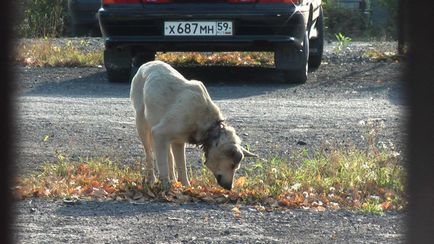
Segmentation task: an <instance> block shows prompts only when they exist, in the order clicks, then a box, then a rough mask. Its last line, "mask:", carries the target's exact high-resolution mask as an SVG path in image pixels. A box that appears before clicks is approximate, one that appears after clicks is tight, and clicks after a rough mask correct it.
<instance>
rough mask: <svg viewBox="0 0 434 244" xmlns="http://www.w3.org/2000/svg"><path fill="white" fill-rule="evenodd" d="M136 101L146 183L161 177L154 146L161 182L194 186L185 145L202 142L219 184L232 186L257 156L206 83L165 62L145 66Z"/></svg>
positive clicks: (135, 85)
mask: <svg viewBox="0 0 434 244" xmlns="http://www.w3.org/2000/svg"><path fill="white" fill-rule="evenodd" d="M130 97H131V101H132V103H133V106H134V109H135V111H136V126H137V131H138V133H139V136H140V139H141V141H142V143H143V146H144V148H145V153H146V159H145V161H146V165H145V167H146V176H145V177H146V181H148V182H150V183H153V182H154V181H155V180H156V178H155V174H154V164H153V156H152V150H151V148H152V149H153V152H154V153H155V156H156V162H157V169H158V171H159V176H160V180H161V182H162V183H163V184H165V185H166V186H167V184H168V183H169V182H170V181H176V180H177V177H176V173H175V169H174V166H175V165H176V169H177V175H178V177H179V178H178V180H179V181H180V182H181V183H182V184H183V185H185V186H189V185H190V183H189V180H188V176H187V170H186V160H185V143H191V144H195V145H199V146H201V148H202V149H203V151H204V153H205V158H206V162H205V165H206V166H207V167H208V168H209V169H210V170H211V171H212V172H213V173H214V175H215V177H216V179H217V182H218V184H219V185H220V186H222V187H223V188H225V189H228V190H230V189H232V182H233V178H234V174H235V171H236V170H237V169H238V168H239V165H240V161H241V160H242V159H243V158H244V157H256V155H254V154H252V153H250V152H249V151H247V150H246V149H244V148H243V147H242V146H240V142H241V141H240V138H239V137H238V136H237V135H236V134H235V130H234V129H233V128H232V127H230V126H228V125H226V124H225V123H224V119H223V115H222V114H221V113H220V110H219V108H218V107H217V106H216V105H215V104H214V102H213V101H212V100H211V98H210V96H209V94H208V92H207V90H206V88H205V86H204V85H203V84H202V82H200V81H195V80H187V79H185V78H184V76H182V75H181V74H180V73H179V72H178V71H176V70H175V69H174V68H172V67H171V66H170V65H168V64H166V63H164V62H161V61H152V62H148V63H146V64H143V65H142V66H141V67H140V68H139V70H138V71H137V73H136V75H135V76H134V78H133V80H132V84H131V91H130Z"/></svg>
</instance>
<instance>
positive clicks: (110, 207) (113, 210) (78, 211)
mask: <svg viewBox="0 0 434 244" xmlns="http://www.w3.org/2000/svg"><path fill="white" fill-rule="evenodd" d="M218 208H221V207H220V206H218V205H211V204H205V203H190V204H176V203H163V202H144V203H142V204H132V203H128V202H118V201H103V202H99V201H82V202H78V203H76V204H73V205H68V204H62V205H60V206H59V207H58V208H57V209H56V214H58V215H61V216H71V217H74V216H76V217H78V216H88V217H98V216H135V215H137V214H140V213H170V212H173V211H180V210H184V211H188V210H190V211H203V212H204V213H206V212H207V211H209V210H213V209H218Z"/></svg>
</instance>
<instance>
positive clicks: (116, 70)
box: [104, 48, 132, 83]
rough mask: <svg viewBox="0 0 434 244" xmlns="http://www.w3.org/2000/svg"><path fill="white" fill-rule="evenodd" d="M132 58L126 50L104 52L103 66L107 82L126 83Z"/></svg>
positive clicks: (129, 74) (116, 49)
mask: <svg viewBox="0 0 434 244" xmlns="http://www.w3.org/2000/svg"><path fill="white" fill-rule="evenodd" d="M131 63H132V56H131V52H130V51H129V50H128V49H118V48H110V49H106V50H104V66H105V68H106V71H107V78H108V80H109V82H116V83H119V82H128V81H129V80H130V76H131Z"/></svg>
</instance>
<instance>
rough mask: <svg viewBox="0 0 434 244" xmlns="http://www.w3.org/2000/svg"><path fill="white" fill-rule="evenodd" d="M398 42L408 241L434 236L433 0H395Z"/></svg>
mask: <svg viewBox="0 0 434 244" xmlns="http://www.w3.org/2000/svg"><path fill="white" fill-rule="evenodd" d="M11 3H12V1H11V0H5V1H2V8H0V23H1V25H0V47H1V49H2V51H1V52H0V62H1V63H0V77H1V82H0V99H1V100H0V106H1V107H0V109H1V111H0V114H1V119H0V126H1V135H0V143H1V145H0V148H1V150H0V193H1V195H0V219H1V221H0V243H12V237H11V222H12V220H13V216H12V208H11V203H12V198H11V193H10V184H9V183H10V179H12V176H13V173H12V172H11V170H10V168H11V167H10V165H12V164H13V163H14V161H13V159H12V156H11V155H12V153H11V151H12V145H13V142H12V141H13V134H14V133H13V130H12V128H13V126H12V123H13V121H14V120H13V118H14V116H13V113H12V112H13V111H12V106H11V102H12V98H11V95H12V94H13V92H12V82H13V77H12V72H11V63H10V62H9V55H10V54H11V53H12V48H13V45H12V40H13V39H12V25H13V14H14V10H13V9H12V4H11ZM400 13H401V15H400V16H401V17H400V19H399V20H398V21H399V22H400V23H399V24H400V26H401V28H400V29H401V34H400V37H399V39H400V48H404V46H405V45H403V44H404V43H406V45H407V46H408V50H409V51H408V54H407V57H406V58H405V60H406V61H405V62H406V63H407V65H406V68H405V70H404V81H405V86H406V92H407V97H408V101H407V102H408V104H409V105H410V114H409V115H408V124H407V125H408V129H409V137H408V146H409V148H408V153H409V160H408V169H409V183H408V192H409V196H410V204H409V210H408V221H407V223H408V225H407V227H408V235H407V242H409V243H432V242H433V240H434V46H433V43H434V27H432V23H434V2H432V1H410V0H401V1H400Z"/></svg>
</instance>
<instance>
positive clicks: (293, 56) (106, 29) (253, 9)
mask: <svg viewBox="0 0 434 244" xmlns="http://www.w3.org/2000/svg"><path fill="white" fill-rule="evenodd" d="M98 18H99V23H100V27H101V31H102V34H103V36H104V37H105V38H106V40H105V47H106V48H105V52H104V62H105V67H106V69H107V74H108V77H109V80H110V81H114V82H116V81H125V80H129V78H130V75H131V67H132V65H140V64H142V63H144V62H146V61H150V60H153V59H154V57H155V52H157V51H272V52H274V53H275V64H276V68H277V69H281V70H284V71H285V77H286V79H287V80H289V81H293V82H305V81H306V79H307V70H308V66H310V67H312V68H317V67H319V65H320V64H321V58H322V52H323V13H322V7H321V0H200V1H199V0H103V1H102V7H101V8H100V9H99V11H98Z"/></svg>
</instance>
